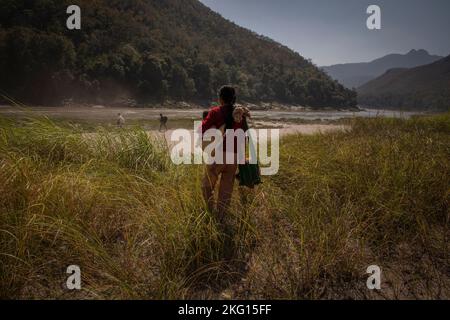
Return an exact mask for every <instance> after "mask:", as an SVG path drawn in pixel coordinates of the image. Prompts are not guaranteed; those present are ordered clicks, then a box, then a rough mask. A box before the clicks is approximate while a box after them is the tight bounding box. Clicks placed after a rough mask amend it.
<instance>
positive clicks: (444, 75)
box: [358, 56, 450, 111]
mask: <svg viewBox="0 0 450 320" xmlns="http://www.w3.org/2000/svg"><path fill="white" fill-rule="evenodd" d="M358 102H359V104H361V105H363V106H370V107H375V108H387V109H389V108H390V109H404V110H430V111H437V110H439V111H449V110H450V56H448V57H446V58H443V59H441V60H438V61H436V62H433V63H431V64H428V65H425V66H420V67H415V68H411V69H405V68H396V69H391V70H388V71H387V72H386V73H385V74H383V75H382V76H380V77H378V78H376V79H374V80H372V81H369V82H368V83H366V84H365V85H363V86H361V87H359V88H358Z"/></svg>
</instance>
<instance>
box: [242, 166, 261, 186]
mask: <svg viewBox="0 0 450 320" xmlns="http://www.w3.org/2000/svg"><path fill="white" fill-rule="evenodd" d="M237 178H238V179H239V185H240V186H241V187H248V188H251V189H253V188H254V187H255V186H256V185H258V184H261V183H262V181H261V170H260V169H259V164H250V163H248V162H247V163H246V164H240V165H239V173H238V175H237Z"/></svg>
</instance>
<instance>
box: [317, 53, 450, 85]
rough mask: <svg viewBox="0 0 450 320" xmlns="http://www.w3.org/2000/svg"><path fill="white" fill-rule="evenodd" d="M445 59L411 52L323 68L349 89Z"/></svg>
mask: <svg viewBox="0 0 450 320" xmlns="http://www.w3.org/2000/svg"><path fill="white" fill-rule="evenodd" d="M442 58H443V57H441V56H437V55H430V54H429V53H428V51H426V50H423V49H421V50H411V51H410V52H408V53H407V54H389V55H386V56H384V57H382V58H379V59H376V60H373V61H371V62H362V63H346V64H336V65H332V66H327V67H322V70H324V71H325V72H326V73H328V75H329V76H331V77H332V78H333V79H335V80H338V81H339V82H340V83H342V84H343V85H344V86H346V87H348V88H358V87H359V86H361V85H363V84H365V83H367V82H369V81H371V80H373V79H375V78H377V77H379V76H381V75H382V74H384V73H385V72H386V71H388V70H390V69H393V68H414V67H418V66H421V65H426V64H430V63H433V62H435V61H437V60H440V59H442Z"/></svg>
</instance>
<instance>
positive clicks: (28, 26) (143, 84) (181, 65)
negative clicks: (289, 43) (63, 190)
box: [0, 0, 356, 108]
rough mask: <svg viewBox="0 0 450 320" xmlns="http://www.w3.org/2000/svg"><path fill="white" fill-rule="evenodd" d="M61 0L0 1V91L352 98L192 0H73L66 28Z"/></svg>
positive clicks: (286, 52)
mask: <svg viewBox="0 0 450 320" xmlns="http://www.w3.org/2000/svg"><path fill="white" fill-rule="evenodd" d="M70 4H72V2H71V1H68V0H63V1H60V0H36V1H26V0H15V1H10V0H4V1H1V2H0V21H1V22H0V23H1V28H0V30H1V31H0V58H1V59H0V60H1V64H0V68H1V69H0V73H1V74H3V75H5V76H4V77H3V76H2V77H1V79H0V86H1V88H3V89H4V90H5V91H7V92H8V93H10V94H11V95H14V96H16V97H19V98H21V99H24V100H26V101H30V102H33V103H42V104H44V103H59V102H60V101H61V100H62V99H67V98H73V99H75V100H85V101H98V100H101V101H105V100H106V101H113V100H114V99H117V98H118V97H119V96H128V97H133V98H138V99H140V100H141V101H150V100H163V99H165V98H167V97H170V98H174V99H180V100H181V99H187V100H190V99H204V100H206V99H210V98H211V97H213V96H214V95H215V91H216V89H217V87H219V86H220V85H223V84H226V83H233V84H235V85H237V86H238V88H239V92H240V97H242V99H246V100H253V101H261V100H263V101H280V102H290V103H298V104H304V105H310V106H313V107H321V106H331V107H336V108H344V107H353V106H354V105H355V104H356V94H355V92H352V91H350V90H347V89H345V88H344V87H343V86H341V85H340V84H338V83H337V82H336V81H334V80H332V79H330V78H329V77H328V76H327V75H326V74H324V73H323V72H322V71H321V70H319V69H318V68H316V67H315V66H314V65H312V64H311V63H309V62H308V61H307V60H305V59H304V58H303V57H301V56H300V55H299V54H297V53H295V52H293V51H292V50H290V49H288V48H287V47H284V46H282V45H281V44H278V43H276V42H274V41H272V40H270V39H267V38H265V37H262V36H258V35H257V34H255V33H253V32H251V31H249V30H246V29H244V28H241V27H239V26H237V25H235V24H233V23H231V22H229V21H227V20H225V19H224V18H222V17H221V16H220V15H219V14H217V13H215V12H213V11H212V10H210V9H209V8H207V7H206V6H204V5H203V4H201V3H200V2H198V1H196V0H164V1H163V0H130V1H119V0H108V1H106V0H94V1H91V0H89V1H88V0H79V1H77V4H78V5H79V6H80V7H81V11H82V28H81V30H74V31H70V30H68V29H67V28H66V19H67V17H68V15H67V14H66V8H67V6H68V5H70Z"/></svg>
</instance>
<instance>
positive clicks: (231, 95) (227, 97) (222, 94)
mask: <svg viewBox="0 0 450 320" xmlns="http://www.w3.org/2000/svg"><path fill="white" fill-rule="evenodd" d="M219 98H220V99H222V100H223V102H224V103H225V104H227V105H234V104H235V103H236V90H235V89H234V88H233V87H232V86H223V87H222V88H220V90H219Z"/></svg>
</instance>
